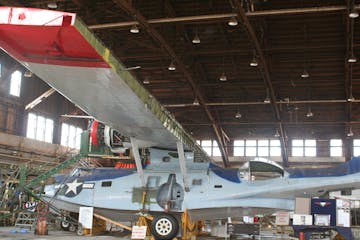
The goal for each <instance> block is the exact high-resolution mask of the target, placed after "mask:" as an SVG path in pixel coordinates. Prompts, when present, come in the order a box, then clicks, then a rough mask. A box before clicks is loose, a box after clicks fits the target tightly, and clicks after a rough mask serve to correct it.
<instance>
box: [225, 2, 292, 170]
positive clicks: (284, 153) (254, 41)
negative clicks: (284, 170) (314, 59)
mask: <svg viewBox="0 0 360 240" xmlns="http://www.w3.org/2000/svg"><path fill="white" fill-rule="evenodd" d="M231 1H232V5H233V6H234V8H235V10H236V13H237V16H238V17H239V18H240V19H241V22H242V24H243V25H244V27H245V31H246V33H247V35H248V37H249V40H250V42H251V44H252V45H253V48H254V50H255V51H256V53H257V55H258V62H259V66H258V68H259V70H260V73H261V74H262V76H263V79H264V82H265V85H266V87H267V89H268V90H269V95H270V96H269V97H270V101H271V106H272V109H273V111H274V114H275V118H276V120H277V121H278V122H279V131H280V132H279V133H280V142H281V152H282V158H283V165H284V166H288V164H289V161H288V153H287V141H286V139H285V138H286V132H285V129H284V126H283V124H282V123H281V115H280V110H279V107H278V105H277V104H276V97H275V92H274V88H273V84H272V81H271V78H270V73H269V69H268V66H267V63H266V60H265V56H264V54H263V51H262V49H261V46H260V43H259V40H258V39H257V36H256V33H255V31H254V29H253V27H252V26H251V24H250V21H249V19H248V17H247V16H246V13H245V11H244V9H243V8H242V4H241V1H240V0H231Z"/></svg>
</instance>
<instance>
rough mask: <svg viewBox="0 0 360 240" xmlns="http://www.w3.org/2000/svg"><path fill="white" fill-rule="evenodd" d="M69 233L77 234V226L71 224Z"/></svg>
mask: <svg viewBox="0 0 360 240" xmlns="http://www.w3.org/2000/svg"><path fill="white" fill-rule="evenodd" d="M69 231H70V232H75V231H76V226H75V225H74V224H70V226H69Z"/></svg>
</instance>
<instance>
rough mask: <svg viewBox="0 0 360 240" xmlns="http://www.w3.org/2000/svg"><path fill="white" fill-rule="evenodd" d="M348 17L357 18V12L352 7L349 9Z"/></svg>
mask: <svg viewBox="0 0 360 240" xmlns="http://www.w3.org/2000/svg"><path fill="white" fill-rule="evenodd" d="M349 17H350V18H357V17H359V12H358V11H357V10H356V9H355V8H353V9H351V11H350V13H349Z"/></svg>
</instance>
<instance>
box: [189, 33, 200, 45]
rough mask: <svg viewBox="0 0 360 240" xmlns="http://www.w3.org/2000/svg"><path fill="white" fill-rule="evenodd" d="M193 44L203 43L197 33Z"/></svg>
mask: <svg viewBox="0 0 360 240" xmlns="http://www.w3.org/2000/svg"><path fill="white" fill-rule="evenodd" d="M191 42H192V43H193V44H199V43H200V42H201V41H200V38H199V35H198V34H197V33H196V34H195V36H194V38H193V40H192V41H191Z"/></svg>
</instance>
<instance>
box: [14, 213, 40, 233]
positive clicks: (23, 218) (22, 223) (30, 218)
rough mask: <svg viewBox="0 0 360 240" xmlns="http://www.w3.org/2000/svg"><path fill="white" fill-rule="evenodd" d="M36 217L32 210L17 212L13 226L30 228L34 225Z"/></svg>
mask: <svg viewBox="0 0 360 240" xmlns="http://www.w3.org/2000/svg"><path fill="white" fill-rule="evenodd" d="M35 222H36V217H35V213H32V212H19V214H18V217H17V219H16V221H15V227H26V228H29V229H30V230H31V228H32V227H34V226H35Z"/></svg>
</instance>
